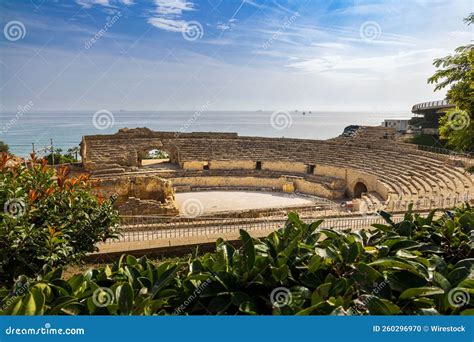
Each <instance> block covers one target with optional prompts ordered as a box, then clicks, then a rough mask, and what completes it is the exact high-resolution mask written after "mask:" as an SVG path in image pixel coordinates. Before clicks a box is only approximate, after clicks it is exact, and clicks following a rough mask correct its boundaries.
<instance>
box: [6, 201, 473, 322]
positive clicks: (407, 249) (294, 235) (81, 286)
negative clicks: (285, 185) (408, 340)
mask: <svg viewBox="0 0 474 342" xmlns="http://www.w3.org/2000/svg"><path fill="white" fill-rule="evenodd" d="M381 214H382V215H383V216H384V217H385V218H386V220H387V224H386V225H375V226H374V229H373V230H366V231H359V232H351V231H350V230H346V231H336V230H332V229H320V228H318V226H319V225H320V223H321V221H317V222H313V223H311V224H309V225H308V224H305V223H303V222H301V220H300V219H299V218H298V216H297V215H296V214H290V215H289V220H288V222H287V224H286V225H285V227H283V228H282V229H280V230H278V231H276V232H273V233H271V234H270V235H268V236H267V237H266V238H263V239H252V238H251V237H250V236H249V235H248V233H246V232H245V231H241V232H240V236H241V241H240V242H241V247H240V248H238V249H236V248H234V247H233V246H232V245H230V244H229V243H227V242H225V241H223V240H219V241H217V248H216V251H215V252H214V253H208V254H205V255H203V256H199V257H198V256H196V257H191V258H190V259H189V260H188V261H179V260H178V261H166V262H162V263H160V264H158V265H156V264H154V263H152V262H151V261H149V260H147V259H146V257H142V258H140V259H138V260H137V259H136V258H134V257H133V256H122V257H121V258H120V260H119V261H118V262H116V263H114V264H113V265H112V266H111V267H110V266H105V267H101V268H98V269H91V270H89V271H87V272H85V273H84V274H78V275H75V276H73V277H72V278H70V279H68V280H64V279H62V278H61V270H60V269H56V270H53V269H50V268H47V269H45V272H44V273H43V275H40V276H39V277H38V278H37V279H36V280H29V279H27V278H26V277H21V278H20V279H19V280H18V281H17V283H16V284H15V286H14V288H13V289H10V290H4V291H3V292H2V294H3V296H5V297H4V299H3V302H2V304H3V308H4V313H5V314H20V315H24V314H33V315H41V314H48V315H54V314H90V315H96V314H112V315H118V314H120V315H129V314H135V315H151V314H161V315H165V314H190V315H194V314H200V315H202V314H227V315H234V314H264V315H270V314H277V315H279V314H289V315H293V314H298V315H307V314H316V315H328V314H341V315H354V314H371V315H387V314H410V315H412V314H416V315H432V314H474V309H472V307H473V306H472V304H473V299H474V296H473V295H474V280H473V277H472V265H473V262H474V259H473V258H472V257H473V255H472V254H473V252H472V245H471V239H470V236H471V232H472V230H473V226H474V217H473V213H472V210H471V208H470V207H469V206H466V207H464V208H459V209H456V210H454V211H452V212H446V213H444V214H443V215H442V217H440V218H437V219H434V217H435V212H432V213H430V214H429V215H428V216H427V217H422V216H420V215H418V214H415V215H413V214H412V213H411V212H408V213H407V214H406V216H405V219H404V220H403V221H402V222H400V223H397V224H395V223H393V222H392V221H391V217H390V215H388V214H386V213H381ZM460 296H461V297H460ZM469 298H471V299H470V300H469Z"/></svg>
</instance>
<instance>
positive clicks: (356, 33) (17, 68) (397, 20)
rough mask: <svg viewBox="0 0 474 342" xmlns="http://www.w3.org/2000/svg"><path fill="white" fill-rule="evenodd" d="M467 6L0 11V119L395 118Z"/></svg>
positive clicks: (234, 4) (108, 5)
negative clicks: (132, 113) (144, 113)
mask: <svg viewBox="0 0 474 342" xmlns="http://www.w3.org/2000/svg"><path fill="white" fill-rule="evenodd" d="M472 11H474V8H473V2H472V1H471V0H456V1H445V0H411V1H409V0H383V1H382V0H380V1H370V0H367V1H366V0H352V1H349V0H347V1H340V0H338V1H335V0H324V1H323V0H317V1H316V0H313V1H311V0H282V1H277V0H262V1H257V0H244V1H241V0H239V1H237V0H235V1H234V0H202V1H197V0H196V1H195V0H67V1H66V0H64V1H61V0H49V1H48V0H0V18H1V23H0V24H1V27H2V28H3V30H2V31H3V35H1V36H0V81H1V82H0V86H1V88H0V91H1V92H0V100H1V101H0V110H1V111H7V110H15V109H17V108H19V106H25V105H27V104H29V103H30V104H31V103H34V109H35V110H71V111H74V110H98V109H103V108H106V109H110V110H119V109H123V110H198V109H202V110H260V109H262V110H277V109H286V110H293V109H300V110H304V109H306V110H315V111H318V110H319V111H325V110H326V111H339V110H341V111H342V110H343V111H351V110H354V111H360V110H371V111H407V112H409V110H410V109H411V106H412V105H413V104H415V103H419V102H424V101H431V100H438V99H442V98H444V96H445V92H443V91H441V92H436V93H434V92H433V89H434V86H433V85H429V84H427V78H428V77H429V76H430V75H432V74H433V72H434V70H435V69H434V67H433V65H432V62H433V60H434V59H435V58H438V57H442V56H445V55H447V54H450V53H452V52H453V50H454V49H455V48H456V47H457V46H460V45H463V44H466V43H468V42H469V41H470V40H471V39H472V38H473V31H472V27H468V26H466V25H465V24H464V23H463V18H465V17H466V16H467V15H468V14H469V13H470V12H472Z"/></svg>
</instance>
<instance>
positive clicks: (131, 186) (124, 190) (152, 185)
mask: <svg viewBox="0 0 474 342" xmlns="http://www.w3.org/2000/svg"><path fill="white" fill-rule="evenodd" d="M94 192H95V193H96V194H98V195H100V196H102V197H105V198H110V197H114V198H115V201H114V206H115V208H116V209H118V210H119V211H120V213H122V214H124V215H136V214H143V215H148V214H156V215H164V216H173V215H177V214H178V209H177V208H176V205H175V202H174V200H175V198H174V191H173V187H172V183H171V181H169V180H166V179H163V178H161V177H157V176H154V175H150V176H144V175H137V176H121V177H103V178H101V179H100V180H99V185H98V187H96V188H95V189H94Z"/></svg>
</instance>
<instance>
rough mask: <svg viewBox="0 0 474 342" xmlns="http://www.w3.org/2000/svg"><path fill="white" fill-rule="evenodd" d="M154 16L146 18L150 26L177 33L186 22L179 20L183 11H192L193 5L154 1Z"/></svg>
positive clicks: (176, 0)
mask: <svg viewBox="0 0 474 342" xmlns="http://www.w3.org/2000/svg"><path fill="white" fill-rule="evenodd" d="M155 5H156V9H155V11H154V15H153V16H152V17H150V18H148V23H150V24H151V25H153V26H155V27H157V28H159V29H162V30H165V31H171V32H179V31H181V29H182V28H183V27H184V25H185V24H186V22H185V21H184V20H181V19H180V18H181V16H182V14H183V12H185V11H193V10H194V4H193V3H191V2H189V1H186V0H155Z"/></svg>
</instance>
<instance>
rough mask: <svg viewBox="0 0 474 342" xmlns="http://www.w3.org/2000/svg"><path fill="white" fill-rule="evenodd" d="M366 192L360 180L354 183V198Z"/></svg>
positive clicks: (365, 187)
mask: <svg viewBox="0 0 474 342" xmlns="http://www.w3.org/2000/svg"><path fill="white" fill-rule="evenodd" d="M366 192H368V190H367V186H366V185H365V184H364V183H362V182H357V183H356V184H355V185H354V198H361V197H362V194H363V193H366Z"/></svg>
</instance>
